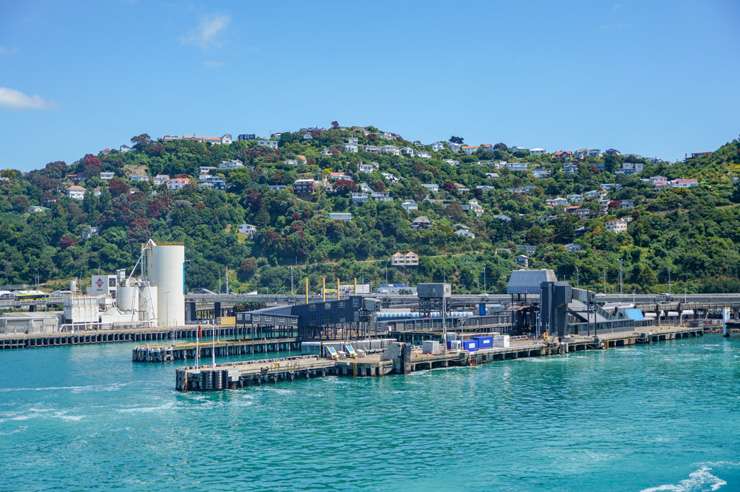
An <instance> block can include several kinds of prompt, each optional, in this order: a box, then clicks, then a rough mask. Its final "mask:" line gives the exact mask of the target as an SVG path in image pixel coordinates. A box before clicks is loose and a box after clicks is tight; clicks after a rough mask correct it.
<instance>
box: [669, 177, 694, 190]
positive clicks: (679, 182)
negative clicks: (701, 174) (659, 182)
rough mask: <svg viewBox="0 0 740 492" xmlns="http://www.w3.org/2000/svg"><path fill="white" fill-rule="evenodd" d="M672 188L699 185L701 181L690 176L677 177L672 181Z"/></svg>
mask: <svg viewBox="0 0 740 492" xmlns="http://www.w3.org/2000/svg"><path fill="white" fill-rule="evenodd" d="M670 185H671V188H694V187H695V186H699V182H698V181H697V180H695V179H688V178H677V179H672V180H671V181H670Z"/></svg>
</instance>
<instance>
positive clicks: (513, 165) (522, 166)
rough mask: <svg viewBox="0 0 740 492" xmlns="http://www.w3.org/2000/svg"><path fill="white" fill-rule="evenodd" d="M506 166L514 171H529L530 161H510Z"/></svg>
mask: <svg viewBox="0 0 740 492" xmlns="http://www.w3.org/2000/svg"><path fill="white" fill-rule="evenodd" d="M506 167H507V168H508V169H509V171H512V172H519V173H521V172H527V170H528V169H529V163H528V162H508V163H507V164H506Z"/></svg>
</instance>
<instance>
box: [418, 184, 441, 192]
mask: <svg viewBox="0 0 740 492" xmlns="http://www.w3.org/2000/svg"><path fill="white" fill-rule="evenodd" d="M422 186H423V187H424V188H426V189H427V191H429V192H430V193H437V192H438V191H439V185H438V184H434V183H424V184H423V185H422Z"/></svg>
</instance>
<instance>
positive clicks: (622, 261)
mask: <svg viewBox="0 0 740 492" xmlns="http://www.w3.org/2000/svg"><path fill="white" fill-rule="evenodd" d="M623 267H624V260H623V259H621V258H620V259H619V294H620V295H621V294H623V291H624V284H623V282H622V268H623Z"/></svg>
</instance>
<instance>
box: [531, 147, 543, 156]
mask: <svg viewBox="0 0 740 492" xmlns="http://www.w3.org/2000/svg"><path fill="white" fill-rule="evenodd" d="M529 153H530V154H532V155H544V154H545V149H543V148H542V147H535V148H533V149H529Z"/></svg>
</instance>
